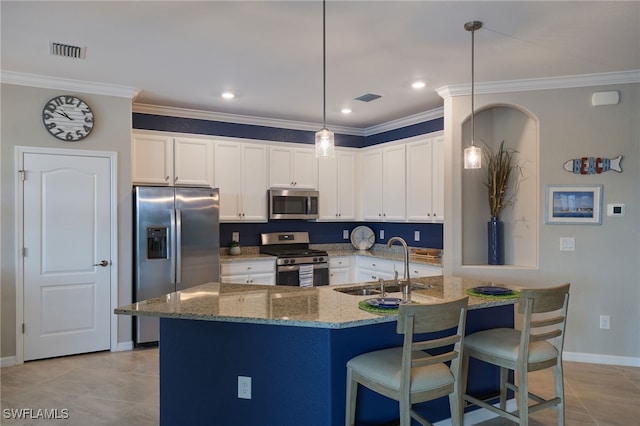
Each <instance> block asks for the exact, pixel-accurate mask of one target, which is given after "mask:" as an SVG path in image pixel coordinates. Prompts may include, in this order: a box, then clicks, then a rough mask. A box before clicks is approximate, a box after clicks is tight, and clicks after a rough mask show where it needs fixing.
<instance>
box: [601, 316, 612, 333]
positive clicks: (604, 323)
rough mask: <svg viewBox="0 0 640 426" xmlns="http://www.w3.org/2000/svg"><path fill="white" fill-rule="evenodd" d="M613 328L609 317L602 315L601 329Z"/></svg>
mask: <svg viewBox="0 0 640 426" xmlns="http://www.w3.org/2000/svg"><path fill="white" fill-rule="evenodd" d="M610 328H611V320H610V318H609V315H600V329H601V330H609V329H610Z"/></svg>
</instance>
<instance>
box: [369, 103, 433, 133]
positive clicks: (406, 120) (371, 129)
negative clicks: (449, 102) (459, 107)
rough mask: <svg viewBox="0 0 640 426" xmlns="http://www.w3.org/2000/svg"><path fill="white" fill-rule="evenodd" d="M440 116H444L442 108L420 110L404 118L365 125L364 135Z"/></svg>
mask: <svg viewBox="0 0 640 426" xmlns="http://www.w3.org/2000/svg"><path fill="white" fill-rule="evenodd" d="M442 117H444V108H436V109H432V110H429V111H425V112H420V113H418V114H413V115H409V116H407V117H404V118H399V119H397V120H393V121H389V122H386V123H382V124H378V125H376V126H371V127H367V128H366V129H364V135H365V136H372V135H377V134H378V133H384V132H388V131H391V130H396V129H400V128H402V127H408V126H412V125H414V124H420V123H424V122H425V121H430V120H436V119H438V118H442Z"/></svg>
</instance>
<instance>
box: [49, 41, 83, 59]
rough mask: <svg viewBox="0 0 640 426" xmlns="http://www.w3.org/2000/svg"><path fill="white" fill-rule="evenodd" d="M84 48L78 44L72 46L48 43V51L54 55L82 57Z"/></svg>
mask: <svg viewBox="0 0 640 426" xmlns="http://www.w3.org/2000/svg"><path fill="white" fill-rule="evenodd" d="M85 50H86V48H84V47H80V46H72V45H70V44H64V43H55V42H50V43H49V53H51V54H52V55H54V56H64V57H65V58H76V59H84V53H85Z"/></svg>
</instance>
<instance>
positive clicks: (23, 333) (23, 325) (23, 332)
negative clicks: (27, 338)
mask: <svg viewBox="0 0 640 426" xmlns="http://www.w3.org/2000/svg"><path fill="white" fill-rule="evenodd" d="M22 334H24V323H22Z"/></svg>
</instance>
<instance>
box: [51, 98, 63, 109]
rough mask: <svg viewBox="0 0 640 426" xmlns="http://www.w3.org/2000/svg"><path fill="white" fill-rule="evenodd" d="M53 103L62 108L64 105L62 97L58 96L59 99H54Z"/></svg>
mask: <svg viewBox="0 0 640 426" xmlns="http://www.w3.org/2000/svg"><path fill="white" fill-rule="evenodd" d="M51 101H52V102H55V104H56V106H61V105H62V104H63V103H64V102H63V101H62V96H58V97H57V98H53V99H52V100H51ZM54 110H55V107H54Z"/></svg>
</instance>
